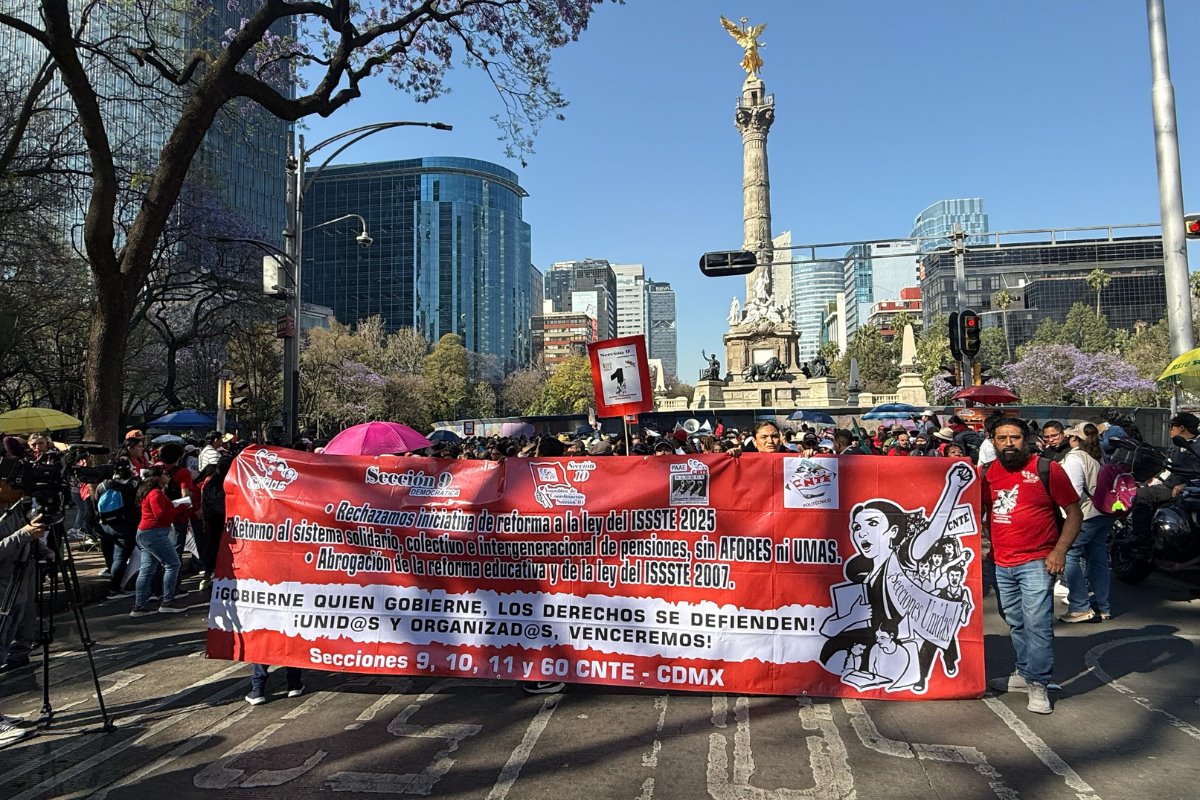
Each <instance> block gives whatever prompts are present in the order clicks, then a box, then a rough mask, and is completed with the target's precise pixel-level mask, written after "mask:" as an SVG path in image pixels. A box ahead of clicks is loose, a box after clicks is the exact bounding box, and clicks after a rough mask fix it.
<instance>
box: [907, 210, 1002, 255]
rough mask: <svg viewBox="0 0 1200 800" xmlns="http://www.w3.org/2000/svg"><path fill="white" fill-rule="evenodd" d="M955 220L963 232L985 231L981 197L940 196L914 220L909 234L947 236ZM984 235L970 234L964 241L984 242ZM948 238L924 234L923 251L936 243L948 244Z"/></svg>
mask: <svg viewBox="0 0 1200 800" xmlns="http://www.w3.org/2000/svg"><path fill="white" fill-rule="evenodd" d="M955 223H958V224H959V225H961V226H962V229H963V231H964V232H965V233H987V232H988V215H987V214H986V213H985V212H984V210H983V198H981V197H969V198H963V199H959V200H939V201H937V202H936V203H934V204H933V205H931V206H930V207H929V208H927V209H925V210H924V211H922V212H921V213H920V214H918V215H917V218H916V219H915V220H913V229H912V233H911V234H909V235H910V236H912V238H914V239H916V238H919V237H949V235H950V234H951V233H952V232H953V231H954V225H955ZM986 242H987V239H986V237H982V236H969V237H967V244H968V245H972V244H985V243H986ZM949 246H950V241H949V239H948V238H947V239H946V240H945V241H939V240H938V239H933V240H930V239H928V238H926V239H925V240H924V241H922V242H920V247H919V249H920V251H921V252H922V253H924V252H927V251H929V250H936V249H938V248H939V247H949Z"/></svg>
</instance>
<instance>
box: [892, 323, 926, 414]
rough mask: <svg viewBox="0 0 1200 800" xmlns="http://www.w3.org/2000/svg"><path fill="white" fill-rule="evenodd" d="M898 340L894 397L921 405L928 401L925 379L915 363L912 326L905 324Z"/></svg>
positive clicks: (910, 403) (915, 349)
mask: <svg viewBox="0 0 1200 800" xmlns="http://www.w3.org/2000/svg"><path fill="white" fill-rule="evenodd" d="M902 336H903V338H902V339H901V340H900V384H899V386H897V387H896V399H897V400H898V401H899V402H901V403H908V404H909V405H913V406H923V405H926V404H927V403H928V402H929V398H928V397H927V395H926V392H925V381H924V380H922V379H921V369H920V367H919V366H918V365H917V339H916V336H915V335H914V334H913V326H912V325H905V326H904V332H903V334H902Z"/></svg>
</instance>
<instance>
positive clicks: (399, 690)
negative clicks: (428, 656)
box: [346, 679, 412, 731]
mask: <svg viewBox="0 0 1200 800" xmlns="http://www.w3.org/2000/svg"><path fill="white" fill-rule="evenodd" d="M385 685H386V686H387V692H385V693H384V695H383V696H382V697H380V698H379V699H378V700H376V701H375V702H374V703H372V704H371V705H369V706H367V708H366V709H365V710H364V711H363V712H362V713H361V714H359V715H358V716H357V717H355V718H354V722H352V723H350V724H349V725H347V726H346V730H348V731H356V730H358V729H359V728H361V727H362V726H363V723H364V722H370V721H371V720H373V719H375V715H376V714H378V713H379V712H380V711H383V710H384V709H385V708H387V707H388V706H390V705H391V704H392V703H394V702H396V700H398V699H399V698H400V696H401V695H402V694H404V693H405V692H406V691H408V687H410V686H412V681H410V680H408V679H402V680H396V681H389V682H387V683H385Z"/></svg>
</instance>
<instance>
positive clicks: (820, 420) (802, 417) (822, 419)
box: [788, 410, 837, 425]
mask: <svg viewBox="0 0 1200 800" xmlns="http://www.w3.org/2000/svg"><path fill="white" fill-rule="evenodd" d="M788 419H793V420H797V421H799V422H815V423H817V424H818V425H836V424H837V423H836V422H834V419H833V417H831V416H829V415H828V414H826V413H825V412H824V411H804V410H801V411H793V412H792V413H791V414H789V415H788Z"/></svg>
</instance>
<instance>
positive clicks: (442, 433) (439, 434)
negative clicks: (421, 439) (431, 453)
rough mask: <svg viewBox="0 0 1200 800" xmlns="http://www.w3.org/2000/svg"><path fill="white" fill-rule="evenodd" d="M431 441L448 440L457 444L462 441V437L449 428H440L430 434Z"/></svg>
mask: <svg viewBox="0 0 1200 800" xmlns="http://www.w3.org/2000/svg"><path fill="white" fill-rule="evenodd" d="M428 438H429V441H431V442H447V443H449V444H457V443H458V442H461V441H462V437H461V436H459V435H458V434H457V433H455V432H454V431H452V430H450V429H449V428H440V429H438V430H436V431H434V432H433V433H431V434H429V437H428Z"/></svg>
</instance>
